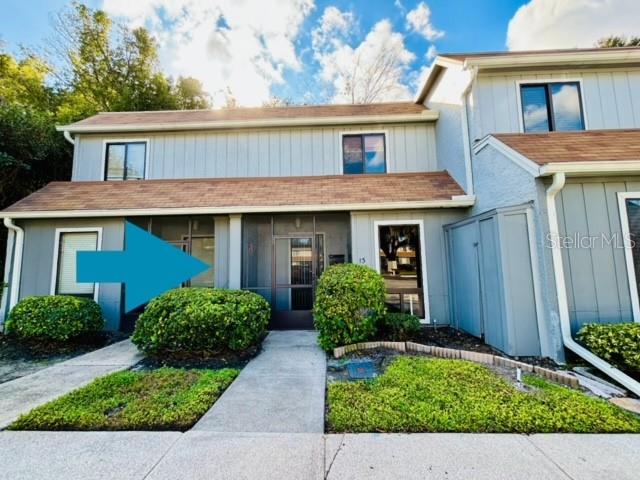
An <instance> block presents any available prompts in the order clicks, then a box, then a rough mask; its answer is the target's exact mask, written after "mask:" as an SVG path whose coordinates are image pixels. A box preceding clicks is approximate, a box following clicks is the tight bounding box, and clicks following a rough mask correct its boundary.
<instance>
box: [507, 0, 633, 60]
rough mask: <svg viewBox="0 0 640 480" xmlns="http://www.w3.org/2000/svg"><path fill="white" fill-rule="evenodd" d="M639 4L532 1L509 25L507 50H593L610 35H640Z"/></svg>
mask: <svg viewBox="0 0 640 480" xmlns="http://www.w3.org/2000/svg"><path fill="white" fill-rule="evenodd" d="M638 19H640V2H639V1H638V0H571V1H568V0H565V1H561V2H559V1H557V0H531V1H530V2H529V3H527V4H526V5H523V6H522V7H520V8H519V9H518V11H517V12H516V13H515V15H514V16H513V18H512V19H511V21H510V22H509V28H508V31H507V47H508V48H509V50H532V49H548V48H574V47H593V45H594V44H595V42H596V41H598V40H599V39H600V38H603V37H607V36H609V35H640V22H639V21H638Z"/></svg>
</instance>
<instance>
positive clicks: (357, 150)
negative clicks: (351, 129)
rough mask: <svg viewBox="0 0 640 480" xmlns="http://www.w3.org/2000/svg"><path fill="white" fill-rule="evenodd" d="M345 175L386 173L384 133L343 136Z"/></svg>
mask: <svg viewBox="0 0 640 480" xmlns="http://www.w3.org/2000/svg"><path fill="white" fill-rule="evenodd" d="M342 161H343V166H344V169H343V171H344V173H347V174H352V173H385V172H386V171H387V166H386V148H385V138H384V133H365V134H356V135H353V134H348V135H343V136H342Z"/></svg>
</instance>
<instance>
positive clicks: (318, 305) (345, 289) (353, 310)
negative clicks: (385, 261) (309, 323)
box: [313, 263, 386, 350]
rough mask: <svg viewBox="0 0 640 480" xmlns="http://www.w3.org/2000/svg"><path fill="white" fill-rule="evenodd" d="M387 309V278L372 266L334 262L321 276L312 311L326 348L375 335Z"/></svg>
mask: <svg viewBox="0 0 640 480" xmlns="http://www.w3.org/2000/svg"><path fill="white" fill-rule="evenodd" d="M385 313H386V306H385V286H384V279H383V278H382V276H381V275H380V274H379V273H378V272H376V271H375V270H373V269H372V268H370V267H367V266H364V265H357V264H353V263H345V264H339V265H334V266H332V267H329V268H328V269H327V270H325V272H324V273H323V274H322V276H321V277H320V279H319V280H318V285H317V288H316V299H315V305H314V308H313V315H314V321H315V326H316V329H317V330H318V342H319V344H320V346H321V347H322V348H324V349H325V350H331V349H333V348H335V347H338V346H341V345H347V344H351V343H357V342H363V341H366V340H370V339H372V338H373V337H374V336H375V334H376V329H377V324H378V321H379V320H380V319H381V318H382V317H383V316H384V314H385Z"/></svg>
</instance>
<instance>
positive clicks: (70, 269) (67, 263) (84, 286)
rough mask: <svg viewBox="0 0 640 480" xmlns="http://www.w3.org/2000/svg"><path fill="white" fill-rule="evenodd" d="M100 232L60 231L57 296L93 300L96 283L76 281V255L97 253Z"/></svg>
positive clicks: (55, 285)
mask: <svg viewBox="0 0 640 480" xmlns="http://www.w3.org/2000/svg"><path fill="white" fill-rule="evenodd" d="M98 239H99V232H98V231H97V230H93V231H60V232H59V233H58V239H57V241H58V244H57V258H56V259H55V262H56V273H55V284H54V288H53V292H52V293H55V294H56V295H73V296H78V297H89V298H93V297H94V294H95V284H94V283H78V282H77V281H76V253H77V252H82V251H96V250H97V249H98V241H99V240H98Z"/></svg>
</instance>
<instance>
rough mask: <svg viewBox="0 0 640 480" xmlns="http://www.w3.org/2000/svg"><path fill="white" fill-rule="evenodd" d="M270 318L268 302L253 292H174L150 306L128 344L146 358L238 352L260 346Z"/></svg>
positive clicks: (212, 290)
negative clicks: (133, 345)
mask: <svg viewBox="0 0 640 480" xmlns="http://www.w3.org/2000/svg"><path fill="white" fill-rule="evenodd" d="M270 314H271V308H270V306H269V303H268V302H267V301H266V300H265V299H264V298H262V297H261V296H260V295H258V294H256V293H253V292H248V291H243V290H224V289H215V288H177V289H174V290H170V291H168V292H166V293H163V294H162V295H160V296H158V297H156V298H155V299H153V300H152V301H151V302H149V304H148V305H147V307H146V308H145V311H144V313H142V315H140V317H139V318H138V321H137V323H136V327H135V330H134V332H133V336H132V341H133V343H135V344H136V345H137V346H138V347H139V348H140V349H141V350H142V351H144V352H146V353H149V354H171V353H177V354H182V353H197V354H207V353H216V352H219V351H223V350H225V349H229V350H233V351H240V350H245V349H247V348H249V347H252V346H254V345H256V344H258V343H259V342H260V340H261V339H262V337H263V335H264V333H265V331H266V328H267V324H268V323H269V317H270Z"/></svg>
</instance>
